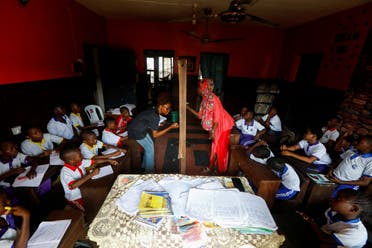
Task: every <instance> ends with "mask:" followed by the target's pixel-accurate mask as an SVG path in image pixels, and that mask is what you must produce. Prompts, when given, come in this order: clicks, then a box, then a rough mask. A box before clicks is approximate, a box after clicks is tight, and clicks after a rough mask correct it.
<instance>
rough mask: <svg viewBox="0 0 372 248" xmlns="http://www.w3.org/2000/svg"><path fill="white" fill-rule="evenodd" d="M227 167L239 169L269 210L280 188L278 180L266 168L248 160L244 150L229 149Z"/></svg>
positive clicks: (237, 148)
mask: <svg viewBox="0 0 372 248" xmlns="http://www.w3.org/2000/svg"><path fill="white" fill-rule="evenodd" d="M230 154H231V155H230V164H229V167H232V168H234V167H235V168H239V169H240V170H241V171H242V172H243V173H244V175H245V176H246V177H247V178H248V179H249V180H250V181H251V182H252V183H253V185H254V186H255V187H256V188H257V192H256V194H257V195H259V196H261V197H262V198H263V199H264V200H265V201H266V203H267V205H268V206H269V208H271V207H272V206H273V204H274V202H275V195H276V192H277V191H278V189H279V186H280V182H281V181H280V179H279V178H278V177H277V176H276V175H275V174H274V173H273V172H272V171H271V170H270V169H268V168H267V167H265V166H263V165H261V164H260V163H257V162H256V161H253V160H251V159H249V158H248V156H247V154H246V152H245V150H244V149H242V148H239V147H236V148H234V149H231V152H230Z"/></svg>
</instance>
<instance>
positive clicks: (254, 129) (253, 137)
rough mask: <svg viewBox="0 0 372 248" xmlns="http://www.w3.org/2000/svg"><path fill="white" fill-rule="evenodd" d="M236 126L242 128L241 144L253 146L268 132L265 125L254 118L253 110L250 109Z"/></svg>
mask: <svg viewBox="0 0 372 248" xmlns="http://www.w3.org/2000/svg"><path fill="white" fill-rule="evenodd" d="M235 126H236V128H237V129H239V130H240V133H241V135H240V142H239V143H240V145H242V146H245V147H247V146H251V145H253V144H254V143H256V142H257V141H258V140H259V139H260V137H261V135H263V134H264V133H265V132H266V129H265V127H264V126H262V125H261V124H260V123H259V122H258V121H255V120H254V119H253V111H250V110H248V111H247V112H246V113H245V114H244V116H243V118H242V119H240V120H237V121H236V122H235Z"/></svg>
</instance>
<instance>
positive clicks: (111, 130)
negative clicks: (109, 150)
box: [102, 117, 128, 147]
mask: <svg viewBox="0 0 372 248" xmlns="http://www.w3.org/2000/svg"><path fill="white" fill-rule="evenodd" d="M104 122H105V129H104V130H103V132H102V141H103V143H105V144H109V145H112V146H116V147H122V146H123V142H124V140H126V139H128V137H120V136H119V135H117V134H116V126H115V119H114V118H112V117H107V118H106V119H105V121H104Z"/></svg>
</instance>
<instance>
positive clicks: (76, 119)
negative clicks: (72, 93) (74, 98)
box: [70, 103, 98, 134]
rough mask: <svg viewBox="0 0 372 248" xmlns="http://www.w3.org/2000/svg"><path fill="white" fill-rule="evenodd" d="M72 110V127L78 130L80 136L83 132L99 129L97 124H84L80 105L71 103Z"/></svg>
mask: <svg viewBox="0 0 372 248" xmlns="http://www.w3.org/2000/svg"><path fill="white" fill-rule="evenodd" d="M70 108H71V113H70V120H71V122H72V125H73V126H74V127H75V129H76V130H77V133H78V134H80V133H81V132H82V131H83V130H88V129H93V128H95V127H97V124H96V123H95V124H91V125H88V126H86V125H85V124H84V122H83V118H82V117H81V108H80V105H79V104H77V103H71V105H70ZM97 132H98V130H97Z"/></svg>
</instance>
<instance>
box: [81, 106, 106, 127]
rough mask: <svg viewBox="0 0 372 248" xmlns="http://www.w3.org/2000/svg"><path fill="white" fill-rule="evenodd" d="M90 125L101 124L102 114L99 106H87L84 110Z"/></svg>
mask: <svg viewBox="0 0 372 248" xmlns="http://www.w3.org/2000/svg"><path fill="white" fill-rule="evenodd" d="M84 111H85V113H86V114H87V116H88V118H89V121H90V123H91V124H94V123H98V122H103V119H104V118H105V117H104V114H103V111H102V109H101V107H100V106H98V105H88V106H86V107H85V108H84Z"/></svg>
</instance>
